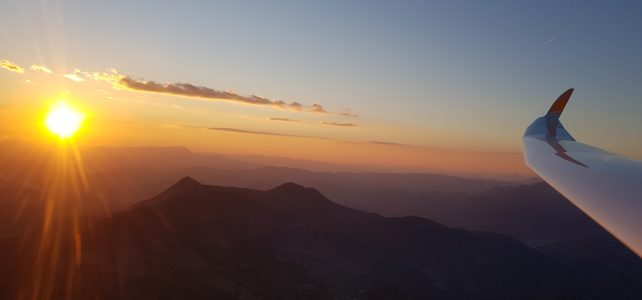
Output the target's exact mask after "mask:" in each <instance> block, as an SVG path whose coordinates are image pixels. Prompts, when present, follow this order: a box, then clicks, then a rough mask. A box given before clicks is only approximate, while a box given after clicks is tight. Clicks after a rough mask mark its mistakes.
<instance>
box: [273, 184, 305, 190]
mask: <svg viewBox="0 0 642 300" xmlns="http://www.w3.org/2000/svg"><path fill="white" fill-rule="evenodd" d="M306 190H308V188H306V187H304V186H302V185H300V184H296V183H294V182H286V183H284V184H282V185H279V186H277V187H275V188H273V189H271V190H270V191H289V192H300V191H306Z"/></svg>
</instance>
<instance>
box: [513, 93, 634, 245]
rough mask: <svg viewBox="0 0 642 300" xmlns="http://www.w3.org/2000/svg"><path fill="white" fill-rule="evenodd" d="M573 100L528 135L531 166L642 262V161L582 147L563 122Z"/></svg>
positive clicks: (562, 101)
mask: <svg viewBox="0 0 642 300" xmlns="http://www.w3.org/2000/svg"><path fill="white" fill-rule="evenodd" d="M572 94H573V89H569V90H567V91H566V92H564V93H563V94H562V95H561V96H560V97H559V98H558V99H557V100H555V103H553V105H552V106H551V108H550V109H549V111H548V113H547V114H546V115H545V116H543V117H540V118H538V119H536V120H535V121H534V122H533V124H531V125H530V126H529V127H528V128H527V129H526V132H525V133H524V158H525V160H526V164H527V165H528V166H529V167H530V168H531V169H532V170H533V171H535V173H537V174H538V175H539V176H540V177H542V178H543V179H544V180H546V182H548V183H549V184H550V185H551V186H553V187H554V188H555V189H556V190H558V191H559V192H560V193H562V194H563V195H564V196H565V197H566V198H568V199H569V200H570V201H571V202H573V204H575V205H576V206H577V207H579V208H580V209H581V210H583V211H584V212H585V213H586V214H588V215H589V216H590V217H591V218H593V219H594V220H595V221H597V222H598V223H599V224H600V225H602V226H603V227H604V228H606V229H607V230H608V231H609V232H611V233H612V234H613V235H615V236H616V237H617V238H618V239H619V240H620V241H622V242H623V243H624V244H626V245H627V246H628V247H629V248H630V249H631V250H633V251H634V252H636V253H637V254H638V256H641V257H642V161H638V160H633V159H629V158H626V157H622V156H618V155H616V154H613V153H610V152H607V151H604V150H602V149H598V148H595V147H593V146H590V145H587V144H583V143H580V142H578V141H576V140H575V139H574V138H573V137H572V136H571V134H570V133H569V132H568V131H566V129H564V126H562V123H560V121H559V118H560V115H561V114H562V111H563V110H564V107H565V106H566V103H567V102H568V100H569V99H570V97H571V95H572ZM613 134H624V133H623V132H614V133H613Z"/></svg>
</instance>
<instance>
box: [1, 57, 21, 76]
mask: <svg viewBox="0 0 642 300" xmlns="http://www.w3.org/2000/svg"><path fill="white" fill-rule="evenodd" d="M0 67H2V68H3V69H5V70H9V71H11V72H16V73H21V74H22V73H24V72H25V70H24V69H23V68H21V67H20V66H19V65H17V64H16V63H13V62H10V61H8V60H5V59H3V60H0Z"/></svg>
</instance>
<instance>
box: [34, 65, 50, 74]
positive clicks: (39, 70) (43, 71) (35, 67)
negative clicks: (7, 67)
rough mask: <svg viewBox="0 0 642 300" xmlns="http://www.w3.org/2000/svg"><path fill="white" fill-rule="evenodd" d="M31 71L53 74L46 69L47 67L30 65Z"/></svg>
mask: <svg viewBox="0 0 642 300" xmlns="http://www.w3.org/2000/svg"><path fill="white" fill-rule="evenodd" d="M31 70H32V71H34V72H40V73H47V74H51V73H53V71H51V69H49V68H47V67H45V66H43V65H31Z"/></svg>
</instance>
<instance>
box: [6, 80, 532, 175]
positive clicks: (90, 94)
mask: <svg viewBox="0 0 642 300" xmlns="http://www.w3.org/2000/svg"><path fill="white" fill-rule="evenodd" d="M5 73H6V72H5ZM0 76H1V77H0V79H3V78H2V77H5V80H4V82H9V83H11V84H8V85H6V86H5V91H4V97H5V101H4V104H3V106H2V107H1V108H0V119H1V120H2V127H3V128H4V129H5V130H4V132H5V135H4V137H3V138H17V139H22V140H27V141H31V142H34V141H35V142H38V141H47V140H50V139H55V138H56V137H54V136H52V135H51V134H50V133H48V132H47V131H46V129H45V128H44V123H43V122H44V118H45V114H46V112H47V110H48V109H49V107H50V106H51V105H53V104H55V103H56V102H57V101H61V100H63V101H65V102H67V103H68V104H69V105H70V106H72V107H74V108H76V109H78V110H80V111H82V112H83V113H84V114H85V115H86V116H85V121H84V123H83V127H82V128H81V130H80V131H79V132H78V133H76V134H75V135H74V137H73V138H74V140H75V142H77V144H78V145H79V146H81V147H93V146H116V147H127V146H185V147H187V148H189V149H190V150H192V151H195V152H202V153H220V154H231V155H263V156H275V157H287V158H292V159H302V160H313V161H320V162H327V163H331V164H343V165H350V166H353V167H354V170H355V171H359V170H373V169H375V170H380V171H390V172H439V173H447V174H457V175H466V176H484V177H497V176H504V177H505V176H510V175H519V176H524V177H526V176H532V173H531V172H530V170H528V169H527V168H526V167H525V166H524V164H523V162H522V156H521V154H520V153H519V152H506V151H496V150H493V149H490V150H488V149H483V148H477V149H476V148H475V143H474V142H472V143H471V145H470V147H469V148H468V149H466V148H463V147H461V146H459V145H457V143H456V141H457V138H456V137H455V138H453V137H452V136H449V135H448V133H447V132H442V133H434V132H427V131H423V132H422V131H421V130H418V129H409V128H404V127H403V126H399V125H393V124H385V123H383V122H377V121H376V120H369V119H367V118H362V117H359V118H354V117H345V116H335V115H329V114H326V113H324V114H314V113H311V112H301V111H288V110H284V109H280V108H274V107H256V106H255V105H250V104H242V103H241V104H237V103H233V102H232V103H230V102H229V101H227V102H226V101H215V100H211V99H207V100H204V99H198V98H196V99H194V98H190V97H183V96H175V95H163V94H158V93H149V92H140V91H133V90H131V89H127V88H126V87H118V86H112V85H113V83H110V82H103V81H100V80H91V79H85V80H82V81H75V80H69V79H67V78H60V76H56V75H55V74H41V73H40V72H29V73H28V72H25V73H22V74H2V75H0ZM7 76H13V78H8V79H9V80H6V77H7ZM186 98H188V99H186ZM421 134H425V135H426V136H429V135H433V136H434V139H435V140H436V141H437V142H436V143H435V144H436V145H416V144H411V143H404V140H408V141H412V140H413V137H414V136H416V135H421ZM414 140H416V139H414ZM437 145H440V146H437ZM444 145H446V146H444ZM448 145H450V146H448ZM458 146H459V147H458ZM359 166H362V167H359Z"/></svg>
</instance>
